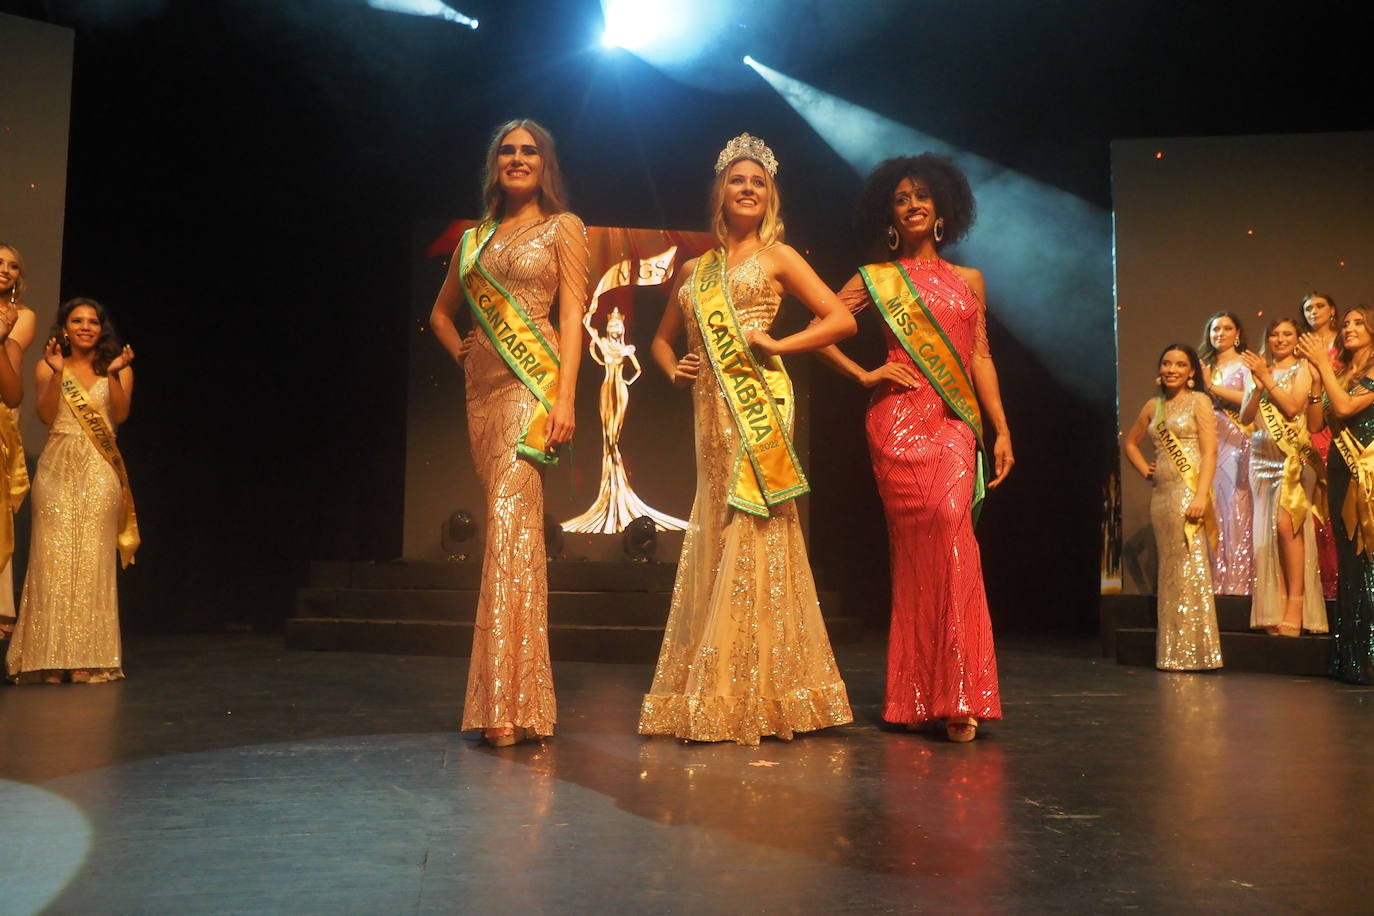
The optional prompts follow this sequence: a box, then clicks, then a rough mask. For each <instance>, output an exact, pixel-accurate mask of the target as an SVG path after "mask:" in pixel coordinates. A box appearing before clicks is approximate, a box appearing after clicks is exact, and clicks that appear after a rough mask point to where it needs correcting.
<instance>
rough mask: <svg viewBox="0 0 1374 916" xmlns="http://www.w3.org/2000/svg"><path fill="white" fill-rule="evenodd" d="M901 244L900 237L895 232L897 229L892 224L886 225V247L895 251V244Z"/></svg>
mask: <svg viewBox="0 0 1374 916" xmlns="http://www.w3.org/2000/svg"><path fill="white" fill-rule="evenodd" d="M900 244H902V237H901V236H900V235H898V234H897V230H896V229H895V228H893V227H892V226H888V227H887V248H888V250H889V251H896V250H897V246H898V245H900Z"/></svg>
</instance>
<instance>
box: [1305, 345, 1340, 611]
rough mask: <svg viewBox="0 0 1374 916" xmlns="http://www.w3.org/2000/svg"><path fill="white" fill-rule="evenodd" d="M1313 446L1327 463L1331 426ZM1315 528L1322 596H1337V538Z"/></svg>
mask: <svg viewBox="0 0 1374 916" xmlns="http://www.w3.org/2000/svg"><path fill="white" fill-rule="evenodd" d="M1338 340H1339V338H1338V339H1337V340H1336V341H1332V343H1331V346H1330V348H1329V349H1328V350H1327V351H1326V355H1327V356H1328V357H1330V359H1331V366H1332V368H1334V369H1335V370H1336V371H1337V372H1340V371H1341V369H1340V363H1339V361H1338V360H1337V359H1336V357H1337V355H1339V354H1340V352H1341V348H1340V344H1339V343H1338ZM1312 447H1313V448H1315V449H1316V450H1317V454H1319V455H1321V456H1322V464H1323V465H1325V464H1326V457H1327V455H1329V454H1330V453H1331V427H1329V426H1323V427H1322V428H1321V430H1320V431H1318V432H1315V433H1313V434H1312ZM1312 521H1313V528H1315V529H1316V534H1317V569H1318V570H1319V571H1320V573H1321V578H1322V597H1323V598H1328V599H1330V598H1335V597H1336V539H1335V537H1334V536H1332V534H1331V525H1330V524H1323V523H1322V522H1320V521H1318V520H1317V519H1315V518H1314V519H1312Z"/></svg>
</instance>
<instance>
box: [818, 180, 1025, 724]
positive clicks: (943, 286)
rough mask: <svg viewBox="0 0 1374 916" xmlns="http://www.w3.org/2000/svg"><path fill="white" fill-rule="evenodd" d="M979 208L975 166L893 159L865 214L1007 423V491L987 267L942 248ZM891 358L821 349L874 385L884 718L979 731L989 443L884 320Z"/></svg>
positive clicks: (871, 435)
mask: <svg viewBox="0 0 1374 916" xmlns="http://www.w3.org/2000/svg"><path fill="white" fill-rule="evenodd" d="M974 215H975V206H974V201H973V195H972V193H971V192H970V190H969V187H968V181H967V179H965V178H964V176H963V174H962V173H961V172H959V170H958V169H957V168H956V167H955V166H954V165H953V163H951V162H949V161H948V160H946V159H943V158H941V157H938V156H934V155H931V154H925V155H922V156H915V157H901V158H897V159H890V160H888V161H886V162H884V163H882V164H880V165H879V166H878V167H877V168H876V169H875V170H874V171H873V173H872V174H871V175H869V177H868V179H867V181H866V182H865V185H864V190H863V194H862V198H861V200H860V204H859V214H858V221H859V225H860V231H861V232H864V234H865V236H866V238H865V239H864V241H865V242H873V243H876V244H875V250H874V252H873V253H874V254H875V255H878V257H876V258H875V259H874V260H880V259H882V256H883V255H886V257H887V258H888V259H893V258H895V259H896V260H897V261H898V263H899V264H900V265H901V267H902V269H903V270H904V271H905V272H906V274H907V275H908V276H909V277H910V279H911V281H912V284H913V285H914V286H915V288H916V291H917V292H918V293H919V294H920V296H921V299H922V301H924V303H925V304H926V306H927V308H928V309H929V310H930V313H931V315H932V316H933V317H934V318H935V320H936V321H938V322H939V324H940V326H941V328H942V329H943V331H944V334H945V336H946V337H947V338H948V340H949V342H950V344H951V345H952V346H953V348H954V351H955V353H956V354H957V355H958V357H959V359H960V361H961V362H962V363H963V366H964V368H965V370H966V372H967V374H968V376H969V377H970V379H971V380H972V382H973V385H974V389H975V391H976V393H977V395H978V400H979V402H980V404H981V405H982V409H983V415H984V416H985V417H986V420H987V424H988V426H989V427H990V430H989V431H995V433H996V440H995V444H994V446H993V468H994V470H993V475H992V476H993V479H992V480H991V481H990V482H989V486H990V487H995V486H997V485H998V484H1000V483H1001V482H1002V480H1004V479H1005V478H1006V476H1007V474H1008V472H1010V470H1011V467H1012V464H1013V463H1014V460H1015V459H1014V458H1013V455H1012V447H1011V435H1010V433H1009V431H1008V428H1007V421H1006V414H1005V413H1004V411H1003V409H1002V399H1001V395H1000V393H999V391H998V386H997V371H996V369H995V367H994V366H993V362H992V354H991V352H990V351H989V349H988V343H987V331H986V327H987V326H986V311H985V308H984V295H983V277H982V275H981V274H980V273H979V272H978V271H976V270H973V269H971V268H967V267H959V266H956V265H954V264H950V263H949V262H948V261H945V260H944V259H943V258H941V257H940V255H939V251H940V249H941V248H943V247H944V246H946V245H949V244H952V243H953V242H956V241H958V240H959V238H961V237H962V236H963V235H964V233H966V232H967V231H968V228H969V226H970V225H971V224H972V222H973V218H974ZM841 298H842V299H844V301H845V302H846V304H848V305H849V307H850V308H851V309H852V310H854V311H859V310H860V309H863V308H864V307H865V306H867V305H869V304H871V302H872V300H871V298H870V296H869V293H868V291H867V289H866V287H865V285H864V282H863V279H862V277H861V276H859V275H856V276H855V277H854V278H853V279H851V280H850V281H849V283H848V284H846V286H845V287H844V289H843V290H842V291H841ZM883 331H884V336H885V337H886V340H887V362H885V363H884V364H883V365H882V366H879V367H878V368H877V369H874V370H871V371H869V370H865V369H863V368H862V367H860V366H859V365H858V364H856V363H854V362H853V361H852V360H850V359H849V358H848V357H846V356H845V355H844V354H843V353H841V352H840V350H839V349H838V348H837V347H830V348H827V349H826V350H822V351H820V353H821V355H822V357H823V358H824V359H825V360H826V361H827V362H829V363H830V364H831V365H832V366H833V367H835V368H836V369H837V370H838V371H839V372H840V373H841V374H843V375H846V376H848V377H849V378H851V379H853V380H854V381H856V382H859V383H860V384H862V385H864V386H866V387H869V388H873V389H874V391H873V397H872V400H871V401H870V403H869V407H868V416H867V423H866V426H867V433H868V446H869V452H870V454H871V456H872V459H873V473H874V476H875V477H876V478H877V483H878V492H879V495H880V496H881V497H882V501H883V508H884V512H885V514H886V517H887V528H888V539H889V542H890V547H891V562H892V623H891V632H890V636H889V642H888V658H887V691H886V697H885V700H884V703H883V718H884V719H886V720H887V721H889V722H896V723H902V724H905V725H907V726H908V727H910V728H918V727H921V726H922V725H925V724H927V723H936V722H938V721H939V720H944V724H945V728H946V732H947V734H948V736H949V738H950V739H951V740H954V741H968V740H971V739H972V738H973V737H974V735H975V733H976V729H977V726H978V722H980V721H981V720H984V719H999V718H1001V716H1002V703H1001V698H1000V696H999V694H998V688H997V659H996V656H995V655H994V653H993V644H992V624H991V621H990V620H989V618H988V605H987V596H986V593H985V591H984V589H983V571H982V564H981V560H980V558H979V551H978V542H977V540H976V539H975V538H974V534H973V522H974V518H973V510H974V497H975V478H976V475H977V439H976V437H975V435H974V432H973V430H972V429H971V428H970V427H969V425H968V424H967V423H966V422H964V421H963V420H962V419H960V418H959V416H958V415H957V414H955V413H954V411H953V410H951V409H950V408H949V407H948V406H947V405H946V403H945V401H944V399H943V398H942V397H941V396H940V393H939V392H938V391H937V390H936V389H935V388H934V387H932V386H931V384H930V382H929V381H927V379H926V377H925V376H924V375H923V374H922V373H921V370H920V369H919V368H918V367H917V366H916V364H915V363H914V362H913V361H912V359H911V357H910V356H909V355H908V354H907V351H906V349H905V348H904V347H903V346H902V344H901V343H900V342H899V341H898V339H897V337H896V336H895V335H894V334H893V332H892V330H891V329H890V328H889V327H888V326H887V324H886V323H885V322H884V325H883Z"/></svg>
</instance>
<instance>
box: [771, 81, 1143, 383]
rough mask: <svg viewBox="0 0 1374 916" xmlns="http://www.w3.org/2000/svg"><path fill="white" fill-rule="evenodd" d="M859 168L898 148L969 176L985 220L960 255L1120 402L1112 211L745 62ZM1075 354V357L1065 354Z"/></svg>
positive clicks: (1028, 333) (1019, 330)
mask: <svg viewBox="0 0 1374 916" xmlns="http://www.w3.org/2000/svg"><path fill="white" fill-rule="evenodd" d="M745 63H746V64H748V65H749V66H750V67H752V68H753V69H754V70H755V71H756V72H757V73H758V74H759V75H760V76H762V77H763V78H764V79H765V80H767V82H768V84H769V85H771V86H772V87H773V88H774V89H776V90H777V92H778V94H779V95H781V96H782V97H783V99H785V100H786V101H787V103H788V104H789V105H791V106H792V108H793V110H795V111H796V112H797V114H799V115H801V117H802V119H803V120H805V121H806V123H807V124H809V125H810V126H811V128H812V129H813V130H815V131H816V133H817V134H819V135H820V137H821V139H822V140H824V141H825V142H826V143H827V144H828V145H829V146H830V147H831V149H833V150H834V151H835V152H836V153H837V154H839V156H840V158H841V159H843V160H844V161H845V162H846V163H848V164H849V166H850V167H851V168H852V169H854V171H855V172H856V173H857V174H859V175H866V174H868V172H869V171H870V170H871V169H872V168H873V167H874V166H875V165H877V164H878V163H879V162H881V161H882V160H884V159H887V158H889V157H891V156H901V155H911V154H914V153H920V152H926V151H929V152H934V153H939V154H941V155H944V156H949V157H950V158H952V159H954V160H955V162H957V163H958V165H959V167H960V168H962V169H963V170H964V173H965V174H966V175H968V178H969V183H970V184H972V185H973V188H974V193H975V194H976V195H977V197H978V222H977V224H976V225H975V226H974V228H973V231H972V232H970V233H969V236H968V238H967V239H965V240H964V241H963V242H961V243H960V244H959V246H958V251H959V257H960V258H961V259H962V260H965V261H967V262H968V263H970V264H972V265H975V266H977V267H980V268H983V269H984V270H985V271H986V273H987V282H988V297H989V299H991V300H992V301H993V302H995V303H996V304H997V305H998V306H999V308H998V309H997V312H996V314H997V317H998V319H999V320H1000V321H1001V322H1002V323H1003V324H1004V325H1006V326H1007V327H1008V328H1009V329H1010V330H1011V331H1012V332H1013V333H1014V334H1015V335H1016V336H1017V338H1018V339H1019V340H1021V341H1022V342H1024V343H1026V344H1027V345H1028V346H1029V347H1030V348H1031V350H1032V351H1033V352H1035V353H1036V355H1037V356H1038V357H1039V358H1040V359H1041V361H1042V362H1043V365H1044V367H1045V369H1046V370H1047V371H1048V372H1050V373H1051V374H1053V375H1054V376H1055V377H1056V378H1058V379H1059V380H1060V381H1062V382H1063V383H1065V384H1066V385H1068V386H1070V387H1072V388H1073V389H1075V390H1076V391H1078V392H1079V393H1081V394H1082V395H1084V396H1085V397H1086V398H1087V399H1089V400H1092V401H1101V402H1102V403H1103V404H1111V403H1114V398H1115V386H1114V379H1115V366H1116V353H1115V351H1114V348H1113V347H1111V346H1109V345H1107V344H1106V343H1105V342H1106V341H1112V340H1115V317H1116V312H1115V309H1114V306H1113V297H1112V222H1111V214H1110V213H1109V212H1107V211H1106V210H1104V209H1102V208H1101V207H1097V206H1094V205H1093V204H1090V203H1088V202H1087V201H1085V200H1083V199H1082V198H1079V197H1076V196H1075V195H1073V194H1070V193H1068V192H1066V191H1061V190H1059V189H1058V188H1055V187H1052V186H1050V185H1047V184H1045V183H1044V182H1041V181H1038V180H1036V179H1034V178H1031V177H1029V176H1027V175H1023V174H1021V173H1020V172H1017V171H1015V170H1013V169H1009V168H1007V167H1006V166H1003V165H1001V164H999V163H996V162H993V161H992V160H990V159H986V158H984V157H982V156H979V155H976V154H974V153H970V152H968V151H966V150H962V149H959V148H957V147H955V146H952V145H951V144H949V143H946V142H944V141H943V140H940V139H938V138H936V137H932V136H930V135H929V134H925V133H922V132H920V131H918V130H914V129H913V128H910V127H908V126H906V125H905V124H901V123H899V122H897V121H893V120H891V119H890V118H886V117H883V116H882V115H880V114H877V113H875V112H872V111H869V110H868V109H865V108H861V107H859V106H858V105H855V104H853V103H851V102H847V101H845V100H844V99H841V98H839V97H838V96H834V95H830V94H829V93H826V92H822V91H821V90H819V89H817V88H815V87H814V86H809V85H807V84H806V83H803V82H801V81H800V80H797V79H793V78H792V77H790V76H787V75H785V74H783V73H779V72H778V71H777V70H774V69H772V68H771V67H768V66H766V65H764V64H761V63H759V62H758V61H756V60H753V59H752V58H747V59H746V61H745ZM1066 354H1072V357H1071V358H1070V357H1066Z"/></svg>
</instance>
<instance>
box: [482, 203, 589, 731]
mask: <svg viewBox="0 0 1374 916" xmlns="http://www.w3.org/2000/svg"><path fill="white" fill-rule="evenodd" d="M587 257H588V254H587V231H586V229H585V228H584V227H583V225H582V221H581V220H579V219H578V218H577V217H576V216H574V215H572V214H571V213H560V214H558V215H556V216H552V217H549V218H548V219H545V220H541V221H539V222H536V223H533V224H531V225H528V226H521V227H519V228H517V229H516V230H514V231H513V232H511V233H510V234H509V235H505V236H503V237H500V238H493V239H492V241H491V243H490V244H488V245H487V247H486V249H485V250H484V251H483V252H482V254H481V264H482V266H483V267H484V268H486V270H487V272H488V273H490V274H491V276H492V277H493V278H494V279H495V280H496V282H498V283H500V284H501V286H502V287H503V288H504V289H505V290H506V292H508V293H510V294H511V296H513V297H514V298H515V300H516V301H517V302H519V303H520V307H521V308H522V309H524V311H525V313H526V314H527V315H528V316H529V317H530V320H531V321H533V322H534V323H535V325H536V326H537V327H538V328H539V330H540V332H541V333H543V335H544V337H545V339H547V340H548V341H549V342H550V343H551V344H552V345H553V346H554V347H555V348H557V347H558V334H557V332H556V331H554V329H553V325H552V324H551V323H550V322H549V311H550V308H551V307H552V306H553V304H554V303H555V302H557V299H558V291H559V287H560V284H562V285H564V286H566V287H567V288H568V289H570V290H572V291H574V292H575V293H576V295H577V296H579V298H581V297H585V296H586V290H587ZM464 371H465V373H466V377H467V407H468V436H469V439H470V442H471V445H472V460H473V463H474V464H475V465H476V468H477V474H478V477H480V478H481V481H482V489H483V491H484V492H485V493H486V498H487V524H486V551H485V553H484V555H483V557H482V586H481V591H480V594H479V597H478V599H477V622H476V626H475V628H474V631H473V636H472V661H471V663H470V666H469V668H468V686H467V700H466V702H465V704H464V706H463V728H464V729H476V728H480V729H488V728H504V727H507V726H514V727H518V728H525V729H529V730H531V731H533V732H534V733H535V734H537V735H552V734H553V726H554V722H555V721H556V719H557V716H556V714H555V709H554V694H553V670H552V668H551V666H550V664H549V635H548V605H549V585H548V565H547V560H546V558H545V553H544V489H543V479H542V477H541V475H540V472H539V469H538V468H536V467H535V466H534V465H533V464H531V463H530V462H528V461H525V460H524V459H522V458H517V457H516V454H515V446H516V443H517V442H519V440H520V437H521V436H522V435H523V434H524V432H525V427H526V426H527V425H528V424H529V421H530V416H531V415H532V414H533V412H534V408H535V405H536V403H537V402H536V400H535V397H534V395H533V394H531V393H530V390H529V389H528V388H526V387H525V385H524V383H522V382H521V381H520V380H519V379H518V378H516V377H515V375H514V374H513V373H512V372H511V371H510V368H509V367H508V366H507V365H506V363H505V361H504V360H503V359H502V358H501V356H500V354H499V353H497V352H496V350H495V348H494V347H493V346H492V344H491V341H490V340H489V339H488V338H487V336H486V335H485V334H482V333H478V334H477V338H476V342H475V343H474V345H473V348H472V350H471V352H470V353H469V354H468V357H467V360H466V361H465V363H464Z"/></svg>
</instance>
